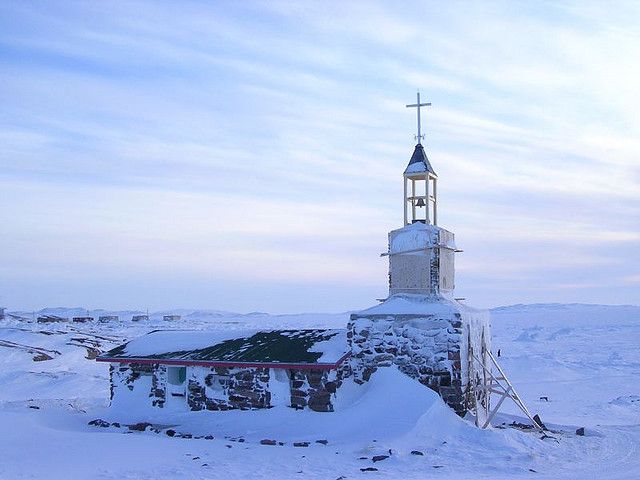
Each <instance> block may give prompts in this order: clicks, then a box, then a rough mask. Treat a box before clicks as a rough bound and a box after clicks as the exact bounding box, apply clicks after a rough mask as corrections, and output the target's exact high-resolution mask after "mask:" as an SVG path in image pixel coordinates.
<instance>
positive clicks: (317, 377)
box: [290, 370, 342, 412]
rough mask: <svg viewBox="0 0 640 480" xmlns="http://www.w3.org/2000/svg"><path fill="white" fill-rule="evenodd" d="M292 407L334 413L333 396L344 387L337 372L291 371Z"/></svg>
mask: <svg viewBox="0 0 640 480" xmlns="http://www.w3.org/2000/svg"><path fill="white" fill-rule="evenodd" d="M290 378H291V407H293V408H296V409H302V408H305V407H308V408H310V409H311V410H313V411H316V412H333V402H332V401H331V399H332V396H333V394H335V393H336V390H337V389H338V388H340V385H342V375H340V372H337V371H336V370H290Z"/></svg>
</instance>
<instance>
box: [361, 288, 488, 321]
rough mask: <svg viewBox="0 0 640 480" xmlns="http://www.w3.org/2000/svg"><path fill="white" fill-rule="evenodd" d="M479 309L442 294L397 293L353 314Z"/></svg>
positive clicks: (412, 313) (419, 312)
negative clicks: (378, 303)
mask: <svg viewBox="0 0 640 480" xmlns="http://www.w3.org/2000/svg"><path fill="white" fill-rule="evenodd" d="M481 311H482V310H477V309H475V308H472V307H469V306H468V305H464V304H462V303H460V302H458V301H456V300H454V299H452V298H446V297H444V296H426V295H417V294H411V293H397V294H395V295H392V296H390V297H389V298H387V299H386V300H385V301H384V302H382V303H381V304H380V305H376V306H374V307H371V308H367V309H366V310H362V311H360V312H357V313H356V314H355V315H356V316H367V315H444V314H450V313H458V312H481Z"/></svg>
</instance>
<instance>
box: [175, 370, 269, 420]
mask: <svg viewBox="0 0 640 480" xmlns="http://www.w3.org/2000/svg"><path fill="white" fill-rule="evenodd" d="M187 381H188V385H187V404H188V405H189V408H190V409H191V410H231V409H241V410H249V409H253V408H267V407H269V406H270V401H271V394H270V392H269V389H268V388H269V369H267V368H246V369H238V368H219V367H211V368H207V367H192V368H188V375H187Z"/></svg>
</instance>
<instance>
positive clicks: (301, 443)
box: [293, 442, 309, 447]
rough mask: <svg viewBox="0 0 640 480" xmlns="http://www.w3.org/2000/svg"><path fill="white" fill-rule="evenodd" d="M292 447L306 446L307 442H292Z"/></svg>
mask: <svg viewBox="0 0 640 480" xmlns="http://www.w3.org/2000/svg"><path fill="white" fill-rule="evenodd" d="M293 446H294V447H308V446H309V442H293Z"/></svg>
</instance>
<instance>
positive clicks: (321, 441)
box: [316, 440, 329, 445]
mask: <svg viewBox="0 0 640 480" xmlns="http://www.w3.org/2000/svg"><path fill="white" fill-rule="evenodd" d="M316 443H321V444H322V445H327V444H328V443H329V441H328V440H316Z"/></svg>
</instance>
